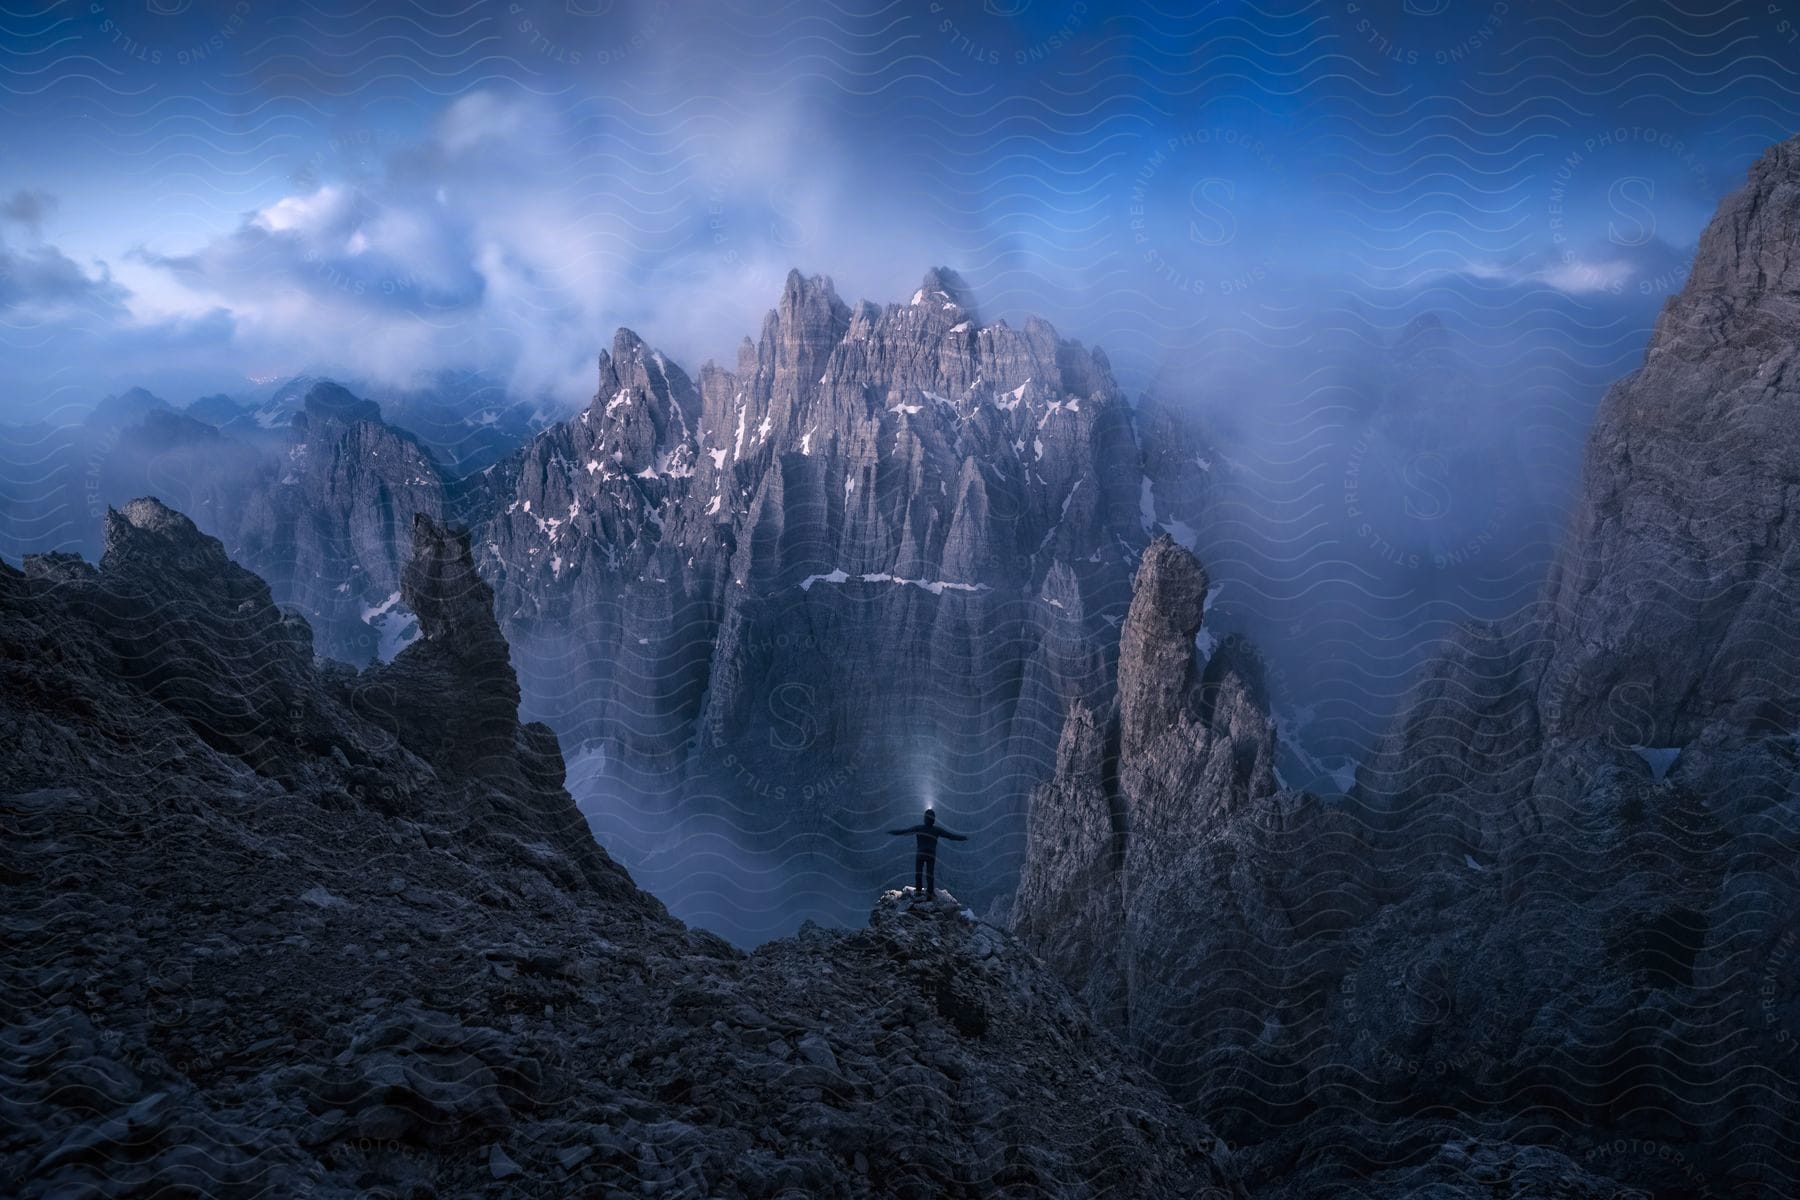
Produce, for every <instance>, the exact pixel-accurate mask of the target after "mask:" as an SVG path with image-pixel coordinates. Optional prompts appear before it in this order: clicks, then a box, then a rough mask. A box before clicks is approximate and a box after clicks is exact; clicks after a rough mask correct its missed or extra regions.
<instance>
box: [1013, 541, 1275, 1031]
mask: <svg viewBox="0 0 1800 1200" xmlns="http://www.w3.org/2000/svg"><path fill="white" fill-rule="evenodd" d="M1206 589H1207V579H1206V572H1205V571H1204V569H1203V568H1202V567H1201V566H1200V563H1199V561H1198V560H1197V559H1195V558H1194V556H1193V554H1192V553H1191V552H1190V551H1188V550H1186V549H1184V548H1182V547H1181V546H1178V545H1176V544H1175V543H1174V541H1173V540H1172V539H1170V538H1169V537H1168V536H1167V535H1166V534H1165V535H1162V536H1160V537H1158V538H1157V539H1156V540H1155V541H1154V542H1153V543H1151V545H1150V547H1149V548H1148V549H1147V550H1145V552H1144V555H1143V559H1142V561H1141V562H1140V564H1139V566H1138V570H1137V576H1136V580H1135V584H1134V589H1133V598H1132V603H1131V609H1130V612H1129V615H1128V616H1127V617H1126V619H1125V623H1124V630H1123V633H1122V634H1121V637H1120V648H1119V666H1118V691H1117V697H1118V698H1117V705H1116V709H1115V710H1114V711H1113V712H1111V713H1109V714H1108V715H1107V716H1105V717H1100V716H1097V715H1096V714H1095V713H1094V712H1093V711H1092V710H1091V709H1089V708H1087V707H1086V706H1080V705H1078V706H1076V707H1074V708H1073V709H1072V710H1071V712H1070V714H1069V718H1068V720H1067V721H1066V722H1065V724H1064V727H1063V735H1062V741H1061V744H1060V746H1059V748H1058V752H1057V769H1056V774H1055V775H1054V777H1053V778H1052V779H1051V780H1050V781H1049V782H1048V783H1046V784H1045V785H1044V786H1043V787H1042V788H1040V789H1039V790H1038V791H1037V792H1036V793H1035V794H1034V796H1033V798H1032V808H1031V818H1030V827H1029V838H1028V847H1029V849H1028V853H1027V857H1026V862H1025V866H1024V868H1023V869H1022V871H1021V878H1020V884H1019V891H1018V894H1017V898H1016V900H1015V902H1014V906H1013V909H1012V914H1011V918H1012V923H1013V927H1014V929H1015V930H1017V931H1018V932H1019V933H1020V935H1021V936H1022V937H1023V938H1024V939H1025V940H1026V941H1027V943H1028V944H1030V945H1032V946H1033V947H1034V948H1036V949H1038V951H1039V952H1040V953H1042V954H1043V955H1044V957H1045V958H1046V960H1047V961H1049V962H1050V963H1051V964H1052V965H1053V966H1055V967H1057V968H1058V969H1059V970H1061V971H1062V972H1063V974H1064V976H1065V978H1068V979H1070V980H1071V982H1074V981H1077V980H1079V981H1080V982H1079V983H1078V984H1076V986H1078V987H1079V988H1080V989H1081V990H1082V992H1083V994H1084V995H1085V996H1086V997H1087V999H1088V1000H1089V1002H1090V1003H1091V1004H1093V1005H1094V1008H1095V1010H1096V1011H1097V1012H1099V1013H1102V1014H1103V1015H1105V1016H1107V1017H1108V1018H1110V1019H1111V1020H1113V1021H1115V1022H1117V1023H1119V1024H1120V1025H1121V1026H1123V1027H1124V1028H1126V1029H1135V1028H1136V1027H1137V1026H1138V1025H1139V1024H1140V1023H1144V1022H1148V1023H1150V1024H1152V1025H1154V1024H1157V1023H1159V1022H1161V1021H1163V1020H1164V1017H1163V1016H1162V1015H1161V1014H1162V1012H1163V1010H1164V1009H1165V1008H1166V1007H1167V1006H1168V1005H1170V1004H1171V1003H1174V1004H1179V1005H1183V1006H1185V1005H1187V1004H1190V1003H1191V1002H1192V996H1191V994H1185V993H1181V994H1177V993H1180V989H1181V987H1182V985H1180V984H1176V983H1174V982H1173V981H1172V980H1171V979H1169V978H1168V977H1166V976H1162V975H1161V971H1162V969H1163V965H1166V964H1156V963H1154V962H1153V961H1147V960H1146V956H1148V958H1149V959H1151V960H1154V959H1155V958H1156V955H1157V948H1158V947H1161V946H1163V945H1165V944H1168V943H1171V942H1173V941H1178V940H1182V939H1188V938H1191V937H1192V936H1193V931H1192V929H1191V927H1190V926H1189V925H1188V924H1187V923H1185V922H1177V923H1174V924H1161V925H1157V924H1155V923H1154V922H1152V923H1151V927H1150V928H1148V929H1144V928H1141V927H1142V926H1143V925H1144V918H1143V915H1142V914H1143V912H1144V905H1145V904H1146V903H1147V902H1148V901H1149V900H1150V898H1151V894H1152V892H1153V891H1154V889H1156V888H1157V887H1159V886H1161V885H1162V884H1163V883H1165V882H1166V881H1167V880H1168V879H1169V878H1170V877H1171V876H1172V875H1177V874H1180V873H1181V872H1182V871H1183V870H1184V868H1182V867H1180V866H1178V865H1176V864H1179V863H1181V862H1183V861H1185V860H1186V859H1187V858H1188V857H1189V856H1190V855H1192V854H1193V853H1195V852H1196V849H1195V848H1196V847H1197V846H1199V845H1201V844H1203V843H1206V842H1208V841H1209V840H1210V839H1211V836H1212V831H1213V830H1215V829H1217V828H1218V827H1220V825H1221V824H1222V823H1223V820H1224V818H1226V817H1227V816H1230V815H1233V814H1239V813H1245V812H1247V811H1249V810H1250V809H1251V808H1253V807H1258V806H1263V805H1266V804H1268V803H1270V802H1271V797H1272V796H1273V795H1274V793H1275V781H1274V774H1273V767H1272V763H1273V757H1274V745H1275V734H1274V729H1273V727H1272V726H1271V725H1270V723H1269V718H1268V714H1267V711H1266V707H1265V706H1264V704H1263V702H1262V701H1261V700H1260V699H1259V696H1258V686H1257V682H1256V679H1255V672H1254V669H1253V660H1252V659H1251V657H1250V655H1249V654H1248V652H1247V651H1246V650H1245V649H1244V648H1243V647H1242V646H1240V645H1238V644H1236V643H1231V644H1227V645H1226V646H1223V647H1221V648H1220V649H1219V650H1218V651H1216V652H1215V654H1214V655H1213V657H1212V658H1211V659H1210V660H1209V661H1208V662H1207V664H1206V666H1205V669H1204V670H1202V669H1201V667H1200V663H1199V657H1198V654H1197V652H1196V650H1195V637H1196V635H1197V634H1198V633H1199V632H1200V627H1201V620H1202V615H1203V607H1204V601H1205V597H1206ZM1168 915H1169V914H1166V913H1165V914H1162V916H1163V917H1164V918H1166V917H1167V916H1168ZM1139 933H1142V934H1143V935H1144V936H1143V938H1142V940H1138V939H1137V938H1135V937H1134V935H1136V934H1139Z"/></svg>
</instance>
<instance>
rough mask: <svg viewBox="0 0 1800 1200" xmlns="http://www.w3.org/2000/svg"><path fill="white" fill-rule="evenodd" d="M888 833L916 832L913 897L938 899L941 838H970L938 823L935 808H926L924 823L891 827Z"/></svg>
mask: <svg viewBox="0 0 1800 1200" xmlns="http://www.w3.org/2000/svg"><path fill="white" fill-rule="evenodd" d="M888 833H889V834H891V835H892V836H894V837H899V836H901V835H902V834H907V833H910V834H915V835H916V836H917V837H918V839H919V840H918V851H917V855H916V857H915V858H914V859H913V894H914V895H913V898H914V899H915V900H935V899H937V844H938V839H939V838H949V839H950V840H951V841H953V842H966V841H968V840H969V839H968V838H966V837H964V836H963V835H962V834H960V833H951V832H950V831H949V830H948V829H945V828H944V827H943V826H942V825H939V824H938V823H937V813H936V811H934V810H933V809H930V808H927V809H926V810H925V820H924V823H922V824H919V825H909V826H907V827H906V828H905V829H890V830H888Z"/></svg>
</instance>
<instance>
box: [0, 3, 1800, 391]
mask: <svg viewBox="0 0 1800 1200" xmlns="http://www.w3.org/2000/svg"><path fill="white" fill-rule="evenodd" d="M1797 24H1800V9H1796V8H1795V6H1790V5H1783V4H1771V3H1769V2H1768V0H1722V2H1720V3H1717V4H1716V5H1714V6H1713V7H1711V8H1708V9H1706V10H1705V11H1699V10H1698V8H1694V7H1690V8H1687V9H1684V8H1682V7H1677V6H1661V5H1657V4H1650V3H1642V4H1621V3H1618V0H1577V3H1575V4H1573V5H1565V4H1547V3H1546V4H1528V3H1521V2H1516V0H1513V2H1509V0H1472V2H1464V0H1458V2H1457V3H1455V4H1449V3H1446V2H1445V0H1394V2H1392V3H1371V2H1362V0H1354V2H1353V0H1316V2H1314V3H1307V4H1285V5H1284V4H1276V3H1256V4H1251V3H1234V2H1218V3H1206V4H1197V5H1189V6H1180V5H1163V4H1134V5H1117V6H1114V5H1107V4H1103V3H1099V2H1097V0H985V2H984V0H967V2H964V3H951V2H950V0H921V2H918V3H914V2H912V0H892V2H883V0H872V2H871V3H867V4H861V5H850V4H837V3H810V2H794V3H788V4H786V5H775V6H768V5H758V6H754V7H753V6H750V5H747V4H739V3H726V4H706V5H696V4H682V3H674V2H672V0H671V2H667V3H665V2H661V0H551V2H548V3H536V2H520V3H515V2H512V0H501V2H499V3H476V4H470V3H469V2H468V0H436V2H435V3H381V2H377V0H338V2H336V3H309V2H301V3H293V2H283V3H274V2H273V0H220V2H213V3H208V2H204V0H96V2H94V3H87V2H85V0H84V2H81V3H69V4H56V5H51V6H48V7H43V6H34V5H32V4H30V3H29V2H25V3H21V2H20V0H13V3H9V4H7V5H6V6H4V7H0V86H3V87H4V88H5V92H4V94H3V96H0V103H3V104H4V105H5V109H6V111H5V119H4V120H3V121H0V403H4V404H6V405H7V406H8V408H9V410H10V414H11V415H13V416H19V415H23V414H30V413H37V412H56V411H59V410H66V409H70V408H74V407H80V406H83V405H86V404H89V403H92V402H93V400H94V399H96V398H97V397H98V396H99V395H100V394H102V393H104V392H108V391H116V390H120V389H122V388H123V387H125V386H128V385H131V384H134V383H145V384H148V385H150V386H152V387H153V388H154V389H156V390H158V391H160V392H163V393H164V394H166V395H168V396H169V397H170V398H171V399H176V400H185V399H189V398H192V397H193V396H197V395H200V394H202V393H204V392H210V391H217V390H226V391H233V390H242V389H245V388H248V387H251V386H253V384H252V382H251V381H253V380H261V379H267V378H270V377H277V376H283V375H288V374H293V373H296V372H299V371H301V370H304V369H307V368H309V367H316V366H319V365H331V366H338V367H342V368H344V369H350V370H355V371H357V372H359V373H362V374H364V375H367V376H370V377H381V378H387V379H393V380H395V381H402V380H404V379H405V378H406V377H407V376H409V375H410V374H411V373H413V372H415V371H418V370H422V369H430V368H434V367H444V366H476V367H482V368H485V369H489V370H492V371H495V372H497V373H499V374H501V375H502V376H504V377H506V378H508V379H510V380H512V381H513V382H514V383H515V384H516V385H517V386H518V387H519V388H521V389H522V390H539V389H543V390H549V391H551V392H554V393H555V394H557V395H560V396H563V397H565V398H568V399H569V400H571V401H572V402H573V401H578V400H579V399H580V397H581V396H583V395H584V394H585V393H586V391H587V390H589V389H590V388H591V386H592V384H591V379H590V378H589V376H590V374H591V370H590V366H591V361H592V358H593V355H594V353H595V352H596V351H597V350H598V349H599V348H600V347H602V346H603V345H605V344H606V343H607V342H608V341H609V340H610V335H611V331H612V329H613V328H614V327H615V326H617V325H620V324H628V325H630V326H632V327H633V328H636V329H637V330H639V332H641V333H642V334H643V335H644V336H645V337H646V338H647V339H648V340H650V341H651V342H653V343H655V344H657V345H659V346H661V347H663V348H664V349H666V350H668V351H670V352H671V353H673V354H675V355H677V356H678V357H680V358H681V359H682V360H683V361H685V362H687V363H688V364H689V365H690V366H697V365H698V363H699V362H700V361H701V360H703V359H705V358H707V357H718V358H721V359H729V357H730V356H731V355H732V353H733V352H734V348H735V345H736V342H737V340H738V338H739V337H741V336H743V335H744V334H747V333H750V334H753V333H754V332H755V330H756V328H757V325H758V322H759V321H760V317H761V313H762V312H763V311H764V310H765V309H766V308H767V307H768V306H769V305H770V304H771V303H772V301H773V299H774V297H775V295H776V292H777V290H778V287H779V281H780V279H781V277H782V275H783V274H784V273H785V272H786V270H787V269H788V268H789V267H790V266H797V267H799V268H801V269H802V270H805V271H807V272H809V273H811V272H818V273H824V274H829V275H831V276H832V277H833V278H834V279H835V280H836V282H837V284H838V286H839V290H840V291H841V292H843V293H844V294H845V295H846V297H847V298H854V297H856V296H867V297H869V298H872V299H877V300H889V299H895V300H897V299H904V298H905V297H906V296H907V295H909V294H910V292H911V290H912V287H913V286H914V284H915V282H916V280H917V278H918V277H919V276H920V274H921V273H922V272H923V271H924V269H925V268H926V266H928V265H930V264H933V263H944V264H948V265H951V266H954V267H956V268H958V269H959V270H961V271H962V272H963V273H964V274H965V275H966V276H967V277H968V278H969V279H970V280H971V282H972V283H973V285H974V289H975V292H976V295H977V297H978V300H979V302H980V304H981V307H982V309H983V311H984V315H990V316H1006V317H1008V318H1012V319H1018V318H1019V317H1022V316H1023V315H1024V314H1026V313H1031V312H1038V313H1042V314H1044V315H1045V316H1047V317H1049V318H1050V319H1051V320H1053V321H1054V322H1056V324H1057V325H1058V326H1059V328H1061V329H1062V330H1063V332H1064V333H1065V334H1066V335H1069V336H1076V337H1080V338H1082V339H1083V340H1085V341H1089V342H1098V343H1099V344H1101V345H1103V346H1104V347H1105V348H1106V349H1107V351H1108V352H1109V354H1110V355H1111V357H1112V359H1113V362H1114V364H1115V367H1116V368H1117V370H1118V372H1119V374H1120V375H1121V377H1122V378H1123V380H1124V381H1125V382H1126V384H1127V386H1128V388H1136V387H1139V386H1142V385H1143V384H1145V383H1147V382H1148V381H1149V380H1151V379H1152V378H1154V377H1155V376H1156V375H1157V373H1158V372H1159V370H1163V369H1164V368H1166V367H1167V366H1168V365H1169V364H1171V363H1180V362H1187V361H1191V360H1192V356H1193V355H1194V354H1195V352H1196V348H1201V349H1204V348H1206V347H1214V348H1216V349H1217V350H1218V352H1219V353H1221V354H1229V355H1231V356H1234V362H1235V361H1237V360H1240V359H1246V358H1247V359H1251V360H1253V359H1255V358H1256V356H1257V355H1259V354H1260V355H1263V356H1265V357H1267V358H1268V359H1270V360H1271V361H1277V362H1278V361H1279V360H1282V359H1285V358H1289V357H1291V352H1292V349H1293V344H1294V338H1295V337H1296V336H1298V335H1296V334H1294V333H1293V331H1295V330H1300V329H1311V328H1316V327H1319V326H1320V325H1321V324H1322V325H1325V326H1330V325H1331V324H1332V323H1333V322H1334V320H1335V316H1334V314H1339V313H1346V312H1354V313H1355V314H1357V317H1358V319H1359V320H1371V321H1373V322H1374V323H1375V324H1376V325H1378V326H1380V325H1391V326H1393V327H1394V328H1396V329H1397V328H1399V326H1400V325H1402V324H1403V323H1404V321H1405V320H1407V319H1410V317H1411V316H1413V315H1416V313H1418V312H1420V311H1425V310H1431V311H1436V312H1440V313H1443V314H1444V315H1445V319H1446V320H1447V321H1448V322H1449V323H1451V324H1452V325H1453V326H1456V327H1458V328H1461V329H1463V330H1465V331H1472V336H1474V337H1476V338H1477V339H1483V338H1485V339H1487V341H1489V342H1490V343H1491V344H1492V346H1493V347H1496V348H1498V349H1499V350H1501V351H1503V350H1504V349H1505V347H1507V346H1508V345H1511V344H1514V343H1516V342H1518V341H1519V339H1521V338H1524V339H1527V340H1529V341H1530V342H1531V344H1532V346H1533V347H1534V352H1543V353H1550V354H1554V355H1561V356H1563V357H1564V358H1566V359H1567V360H1568V362H1569V363H1570V364H1571V366H1570V368H1569V369H1570V371H1571V372H1572V373H1580V372H1582V371H1591V372H1592V373H1593V374H1595V375H1596V376H1605V375H1606V374H1608V373H1609V372H1610V373H1613V374H1616V373H1618V372H1619V371H1622V370H1624V369H1626V368H1628V367H1629V365H1630V364H1631V360H1632V358H1633V356H1634V355H1635V354H1636V353H1637V352H1639V351H1640V350H1641V345H1642V340H1643V337H1644V334H1645V332H1646V331H1647V328H1648V323H1649V321H1650V320H1651V319H1652V318H1653V316H1654V312H1655V309H1656V306H1657V303H1658V301H1659V299H1660V297H1661V295H1663V294H1665V293H1667V292H1668V291H1671V290H1674V289H1675V288H1676V287H1678V286H1679V283H1680V280H1681V277H1682V275H1683V273H1684V270H1685V264H1686V261H1687V257H1688V255H1689V254H1690V253H1691V249H1692V246H1693V242H1694V239H1695V237H1696V236H1697V234H1698V232H1699V230H1700V228H1701V226H1702V224H1703V223H1704V221H1705V219H1706V216H1707V214H1708V213H1710V211H1711V210H1712V208H1713V207H1714V205H1715V204H1716V203H1717V200H1718V198H1719V197H1720V196H1721V195H1723V194H1724V193H1725V192H1727V191H1729V190H1730V189H1731V188H1733V187H1735V186H1736V185H1737V183H1738V182H1739V181H1740V180H1741V178H1742V174H1743V171H1744V169H1745V167H1746V166H1747V165H1748V164H1749V163H1750V162H1751V161H1752V160H1753V159H1754V158H1755V157H1756V155H1757V154H1759V153H1760V152H1761V151H1762V149H1763V148H1764V147H1765V146H1767V145H1768V144H1769V143H1770V142H1772V141H1775V140H1778V139H1781V138H1784V137H1786V136H1789V135H1790V134H1792V133H1793V132H1795V130H1796V127H1797V126H1800V34H1796V32H1795V26H1796V25H1797Z"/></svg>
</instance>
